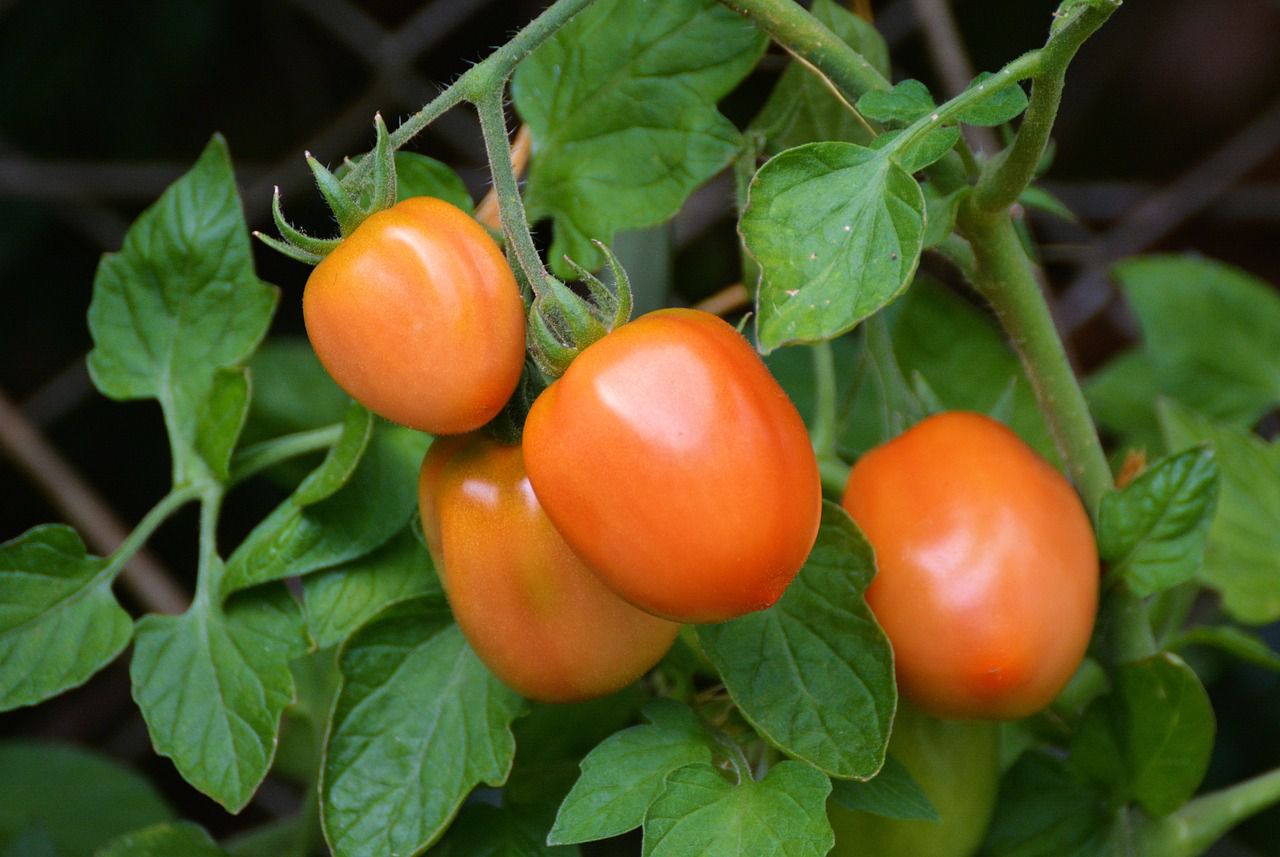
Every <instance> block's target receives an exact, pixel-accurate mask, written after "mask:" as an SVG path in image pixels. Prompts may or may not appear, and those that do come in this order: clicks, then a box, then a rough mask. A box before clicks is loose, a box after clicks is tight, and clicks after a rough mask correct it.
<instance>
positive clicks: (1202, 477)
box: [1098, 447, 1218, 597]
mask: <svg viewBox="0 0 1280 857" xmlns="http://www.w3.org/2000/svg"><path fill="white" fill-rule="evenodd" d="M1217 503H1218V466H1217V463H1216V462H1215V461H1214V460H1213V451H1212V450H1210V449H1207V448H1205V447H1198V448H1196V449H1190V450H1187V451H1186V452H1182V453H1179V454H1178V455H1173V456H1170V457H1168V458H1164V459H1161V460H1160V461H1158V462H1156V463H1155V464H1154V465H1152V466H1151V468H1150V469H1148V470H1147V471H1146V472H1144V473H1143V474H1142V475H1141V476H1139V477H1138V478H1137V479H1135V480H1133V482H1131V483H1130V484H1128V485H1126V486H1125V487H1124V488H1123V489H1122V490H1120V491H1112V492H1110V493H1108V494H1107V495H1106V496H1104V497H1103V498H1102V505H1101V508H1100V509H1099V512H1098V551H1099V553H1100V554H1101V555H1102V558H1103V559H1104V560H1106V561H1107V562H1109V563H1111V570H1110V572H1109V573H1110V574H1114V575H1116V576H1119V577H1121V578H1123V579H1124V581H1125V583H1126V584H1128V586H1129V589H1130V590H1132V591H1133V592H1134V593H1135V594H1137V595H1140V596H1143V597H1146V596H1148V595H1155V594H1156V593H1157V592H1162V591H1164V590H1166V589H1170V588H1172V587H1174V586H1177V585H1178V584H1180V583H1184V582H1186V581H1188V580H1191V579H1192V578H1193V577H1195V574H1196V572H1197V571H1199V570H1200V566H1201V564H1202V563H1203V562H1204V549H1205V542H1206V540H1207V538H1208V535H1209V525H1210V524H1212V523H1213V513H1214V510H1215V509H1216V508H1217Z"/></svg>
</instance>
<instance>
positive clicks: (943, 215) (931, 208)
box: [920, 182, 969, 248]
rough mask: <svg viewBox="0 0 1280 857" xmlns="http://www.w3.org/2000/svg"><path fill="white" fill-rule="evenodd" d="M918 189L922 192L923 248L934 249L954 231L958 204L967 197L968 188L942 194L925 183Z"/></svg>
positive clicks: (931, 184)
mask: <svg viewBox="0 0 1280 857" xmlns="http://www.w3.org/2000/svg"><path fill="white" fill-rule="evenodd" d="M920 189H921V190H922V191H923V192H924V223H925V230H924V246H925V248H929V247H936V246H938V245H939V244H941V243H942V242H943V241H944V240H946V237H947V236H948V235H950V234H951V233H952V232H954V231H955V228H956V214H957V213H959V211H960V203H962V202H964V199H965V197H966V196H968V195H969V188H968V187H961V188H957V189H956V190H953V191H952V192H951V193H948V194H942V193H939V192H938V190H937V189H936V188H935V187H934V186H933V183H932V182H925V183H924V184H922V185H921V186H920Z"/></svg>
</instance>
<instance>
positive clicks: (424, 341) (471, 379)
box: [302, 197, 524, 434]
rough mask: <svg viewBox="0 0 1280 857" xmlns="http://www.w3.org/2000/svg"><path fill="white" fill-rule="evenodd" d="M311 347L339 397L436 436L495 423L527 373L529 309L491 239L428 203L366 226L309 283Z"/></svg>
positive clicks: (466, 219)
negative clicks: (344, 393) (526, 322)
mask: <svg viewBox="0 0 1280 857" xmlns="http://www.w3.org/2000/svg"><path fill="white" fill-rule="evenodd" d="M302 310H303V316H304V318H305V320H306V325H307V335H308V336H309V337H310V338H311V344H312V346H313V347H314V348H315V351H316V355H317V356H318V357H319V358H320V362H321V363H323V364H324V367H325V369H326V370H328V372H329V374H330V375H332V376H333V379H334V380H335V381H336V382H337V383H338V386H340V387H342V389H343V390H345V391H347V393H349V394H350V395H351V396H352V397H353V398H355V399H356V400H357V401H359V402H360V403H361V404H363V405H364V406H365V407H367V408H369V410H371V411H373V412H375V413H378V414H381V415H382V416H384V417H386V418H387V419H390V420H393V421H395V422H398V423H401V424H403V425H406V426H409V427H411V428H415V429H419V430H421V431H425V432H431V433H433V434H455V433H460V432H466V431H471V430H472V429H476V428H479V427H480V426H482V425H484V424H485V423H487V422H488V421H489V420H491V419H493V418H494V417H495V416H496V415H497V414H498V412H499V411H500V410H501V409H502V406H503V405H505V404H506V402H507V399H509V398H510V397H511V393H512V391H514V390H515V387H516V383H517V382H518V381H519V380H520V372H521V370H522V369H523V368H524V301H523V299H522V298H521V296H520V288H519V286H518V285H517V284H516V280H515V276H514V275H513V274H512V272H511V268H510V266H509V265H508V264H507V261H506V259H505V258H504V257H503V255H502V251H501V250H500V249H499V248H498V245H497V244H495V243H494V241H493V239H492V238H490V237H489V234H488V233H487V232H485V230H484V227H482V226H481V225H480V224H479V223H477V222H476V221H475V220H473V219H472V218H471V217H470V216H469V215H467V214H466V212H464V211H462V210H461V209H459V208H456V207H455V206H453V205H450V204H449V203H447V202H444V201H443V200H439V199H432V198H430V197H415V198H412V199H407V200H404V201H403V202H401V203H399V204H397V205H395V206H394V207H392V208H389V209H386V210H385V211H380V212H378V213H376V214H374V215H372V216H371V217H369V219H367V220H366V221H364V223H362V224H360V226H359V227H357V228H356V229H355V231H353V232H352V233H351V234H350V235H348V236H347V237H346V238H345V239H344V240H343V242H342V243H341V244H340V245H338V247H337V248H336V249H335V250H334V251H333V252H332V253H330V254H329V255H328V256H326V257H325V258H324V259H323V260H322V261H321V262H320V264H319V265H317V266H316V268H315V270H314V271H312V272H311V276H310V278H308V280H307V286H306V291H305V292H304V294H303V298H302Z"/></svg>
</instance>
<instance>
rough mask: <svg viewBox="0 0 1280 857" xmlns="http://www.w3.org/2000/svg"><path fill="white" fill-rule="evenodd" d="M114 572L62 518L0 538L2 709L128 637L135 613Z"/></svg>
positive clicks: (76, 679) (76, 671)
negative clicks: (114, 586) (115, 590)
mask: <svg viewBox="0 0 1280 857" xmlns="http://www.w3.org/2000/svg"><path fill="white" fill-rule="evenodd" d="M114 577H115V574H114V573H113V572H112V571H111V570H110V569H109V568H108V566H107V561H106V560H104V559H99V558H98V557H95V556H89V555H87V554H86V552H85V547H84V543H83V542H82V541H80V536H78V535H77V534H76V531H75V530H73V529H71V528H70V527H66V526H63V525H61V524H45V525H43V526H39V527H34V528H32V529H30V530H27V532H25V533H23V534H22V535H20V536H18V537H17V538H16V539H13V540H11V541H8V542H5V543H4V544H2V545H0V711H7V710H8V709H10V708H18V707H20V706H23V705H34V704H36V703H37V702H41V701H43V700H45V699H48V698H50V697H53V696H57V695H58V694H60V693H62V692H63V691H65V690H68V689H70V688H73V687H77V686H79V685H81V684H83V683H84V682H85V681H87V680H88V679H89V677H90V676H92V675H93V674H94V673H96V672H97V671H98V670H100V669H102V668H103V667H105V666H106V665H107V664H109V663H110V662H111V661H112V660H114V659H115V657H116V655H118V654H120V652H121V651H123V650H124V647H125V646H127V645H129V637H130V636H131V634H132V633H133V620H132V619H130V618H129V614H128V613H126V612H125V611H124V608H122V607H121V606H120V604H119V603H118V602H117V601H116V599H115V596H114V595H113V594H112V592H111V582H112V580H113V579H114Z"/></svg>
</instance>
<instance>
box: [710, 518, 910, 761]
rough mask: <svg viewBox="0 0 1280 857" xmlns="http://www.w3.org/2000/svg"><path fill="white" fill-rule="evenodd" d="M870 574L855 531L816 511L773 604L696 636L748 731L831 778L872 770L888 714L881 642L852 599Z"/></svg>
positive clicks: (891, 689) (885, 649) (867, 554)
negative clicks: (791, 576)
mask: <svg viewBox="0 0 1280 857" xmlns="http://www.w3.org/2000/svg"><path fill="white" fill-rule="evenodd" d="M874 574H875V560H874V557H873V555H872V552H871V546H870V545H868V544H867V542H866V539H865V538H863V536H862V534H861V533H860V532H859V531H858V528H857V526H856V525H855V524H854V523H853V521H852V520H851V519H850V518H849V516H848V514H846V513H845V511H844V510H843V509H841V508H840V507H839V506H836V505H835V504H833V503H824V504H823V510H822V523H821V526H820V528H819V530H818V541H817V543H816V544H815V545H814V547H813V550H812V552H811V553H810V554H809V558H808V560H807V561H806V562H805V565H804V567H803V568H802V569H801V570H800V574H799V575H798V576H797V577H796V579H795V580H794V581H792V583H791V585H790V586H789V587H787V591H786V593H784V594H783V596H782V598H781V599H779V600H778V602H777V603H776V604H774V605H773V606H772V607H770V608H769V609H768V610H763V611H760V612H758V613H749V614H747V615H746V616H742V617H741V618H738V619H733V620H731V621H729V622H724V623H722V624H719V625H702V626H699V627H698V639H699V640H700V641H701V642H702V646H703V649H704V650H705V652H706V654H707V657H708V658H710V659H711V662H712V663H713V664H715V666H716V668H717V669H718V670H719V671H720V675H721V676H722V678H723V680H724V683H725V687H727V688H728V690H729V693H730V695H731V696H732V697H733V700H734V702H736V703H737V704H738V707H739V708H740V709H741V711H742V713H743V715H744V716H745V717H746V718H747V719H748V720H750V721H751V723H752V725H754V726H755V727H756V729H757V731H759V732H760V733H761V734H762V735H764V736H765V737H766V738H768V739H769V740H770V741H772V742H773V743H774V744H776V745H777V746H778V747H780V748H782V749H783V750H785V751H786V752H787V753H789V754H791V755H792V756H795V757H797V758H800V759H803V760H804V761H806V762H809V763H810V764H812V765H814V766H816V767H818V768H819V769H821V770H823V771H826V772H827V773H829V774H831V775H833V776H837V777H846V778H848V777H857V778H860V779H867V778H870V777H872V776H874V775H875V773H876V772H877V771H879V770H880V767H881V765H883V764H884V758H885V746H886V745H887V744H888V741H889V729H890V727H891V725H892V722H893V714H894V710H895V709H896V707H897V693H896V690H895V685H894V678H893V655H892V651H891V650H890V647H889V639H888V638H887V637H886V636H885V634H884V631H883V630H881V628H880V626H879V625H878V624H877V623H876V620H875V617H874V616H873V615H872V614H871V610H870V608H868V607H867V605H866V602H865V601H864V600H863V597H862V596H863V592H864V591H865V590H866V588H867V586H868V584H870V582H871V578H872V576H873V575H874Z"/></svg>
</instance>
